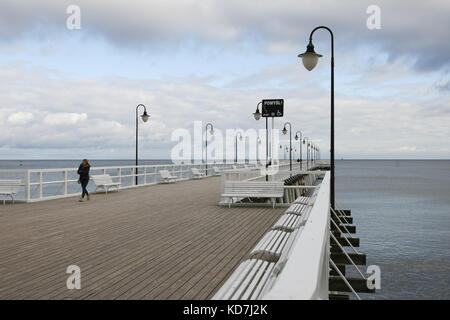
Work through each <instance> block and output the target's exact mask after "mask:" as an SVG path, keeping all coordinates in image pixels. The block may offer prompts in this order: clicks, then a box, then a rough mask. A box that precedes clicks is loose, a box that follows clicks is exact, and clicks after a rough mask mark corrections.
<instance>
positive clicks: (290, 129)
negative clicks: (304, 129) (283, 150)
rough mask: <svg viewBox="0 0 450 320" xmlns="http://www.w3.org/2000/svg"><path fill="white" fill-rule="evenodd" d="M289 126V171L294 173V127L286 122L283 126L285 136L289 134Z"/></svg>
mask: <svg viewBox="0 0 450 320" xmlns="http://www.w3.org/2000/svg"><path fill="white" fill-rule="evenodd" d="M287 124H288V125H289V171H292V126H291V123H290V122H286V123H285V124H284V126H283V130H281V132H283V134H286V133H287V129H286V125H287Z"/></svg>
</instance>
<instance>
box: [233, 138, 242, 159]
mask: <svg viewBox="0 0 450 320" xmlns="http://www.w3.org/2000/svg"><path fill="white" fill-rule="evenodd" d="M238 135H239V141H242V134H241V133H240V132H238V133H236V135H235V136H234V139H235V142H234V143H235V158H234V162H235V163H237V139H238Z"/></svg>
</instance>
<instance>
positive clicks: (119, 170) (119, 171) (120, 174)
mask: <svg viewBox="0 0 450 320" xmlns="http://www.w3.org/2000/svg"><path fill="white" fill-rule="evenodd" d="M117 176H118V177H119V183H120V184H122V168H117Z"/></svg>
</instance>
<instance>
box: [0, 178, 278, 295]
mask: <svg viewBox="0 0 450 320" xmlns="http://www.w3.org/2000/svg"><path fill="white" fill-rule="evenodd" d="M91 187H92V186H91ZM219 195H220V178H208V179H202V180H195V181H193V180H190V181H184V182H177V183H175V184H171V185H167V184H161V185H154V186H147V187H140V188H134V189H124V190H121V191H120V192H119V193H111V194H108V197H107V198H106V197H105V195H102V194H97V195H96V194H94V195H92V196H91V200H90V201H89V202H83V203H78V202H77V198H64V199H57V200H50V201H45V202H38V203H32V204H26V203H21V204H16V205H14V206H8V207H7V208H5V210H2V214H1V219H2V221H1V222H2V223H0V260H1V261H2V265H1V267H0V272H1V274H2V277H1V278H0V298H3V299H12V298H15V299H43V298H48V299H128V298H130V299H140V298H145V299H165V298H173V299H206V298H208V297H211V295H212V294H213V292H215V291H216V290H217V289H218V288H219V287H220V285H221V284H222V283H223V282H224V281H225V280H226V279H227V277H228V276H229V275H230V274H231V272H232V270H233V269H234V268H235V266H237V265H238V264H239V262H240V261H242V260H243V259H244V258H245V257H246V256H247V255H248V253H249V251H250V250H251V249H252V247H253V246H254V245H255V244H256V243H257V242H258V241H259V240H260V238H261V237H262V235H263V234H264V233H265V232H267V231H268V230H269V228H270V227H271V226H272V225H273V224H274V223H275V221H276V220H277V219H278V218H279V217H280V216H281V215H282V214H283V213H284V211H285V210H286V209H285V208H276V209H272V208H267V207H252V208H233V209H228V208H224V207H219V206H218V205H217V202H218V200H219ZM2 209H3V208H2ZM69 264H77V265H79V266H80V268H81V274H82V289H81V290H73V291H72V290H68V289H67V288H66V287H65V282H66V279H67V276H68V275H67V274H66V273H65V271H66V268H67V266H68V265H69Z"/></svg>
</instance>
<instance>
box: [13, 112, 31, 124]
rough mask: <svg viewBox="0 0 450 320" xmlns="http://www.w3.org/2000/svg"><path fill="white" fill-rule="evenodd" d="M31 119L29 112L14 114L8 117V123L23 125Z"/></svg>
mask: <svg viewBox="0 0 450 320" xmlns="http://www.w3.org/2000/svg"><path fill="white" fill-rule="evenodd" d="M32 119H33V114H32V113H31V112H14V113H13V114H11V115H9V117H8V122H9V123H10V124H13V125H25V124H27V123H28V122H30V121H31V120H32Z"/></svg>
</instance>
